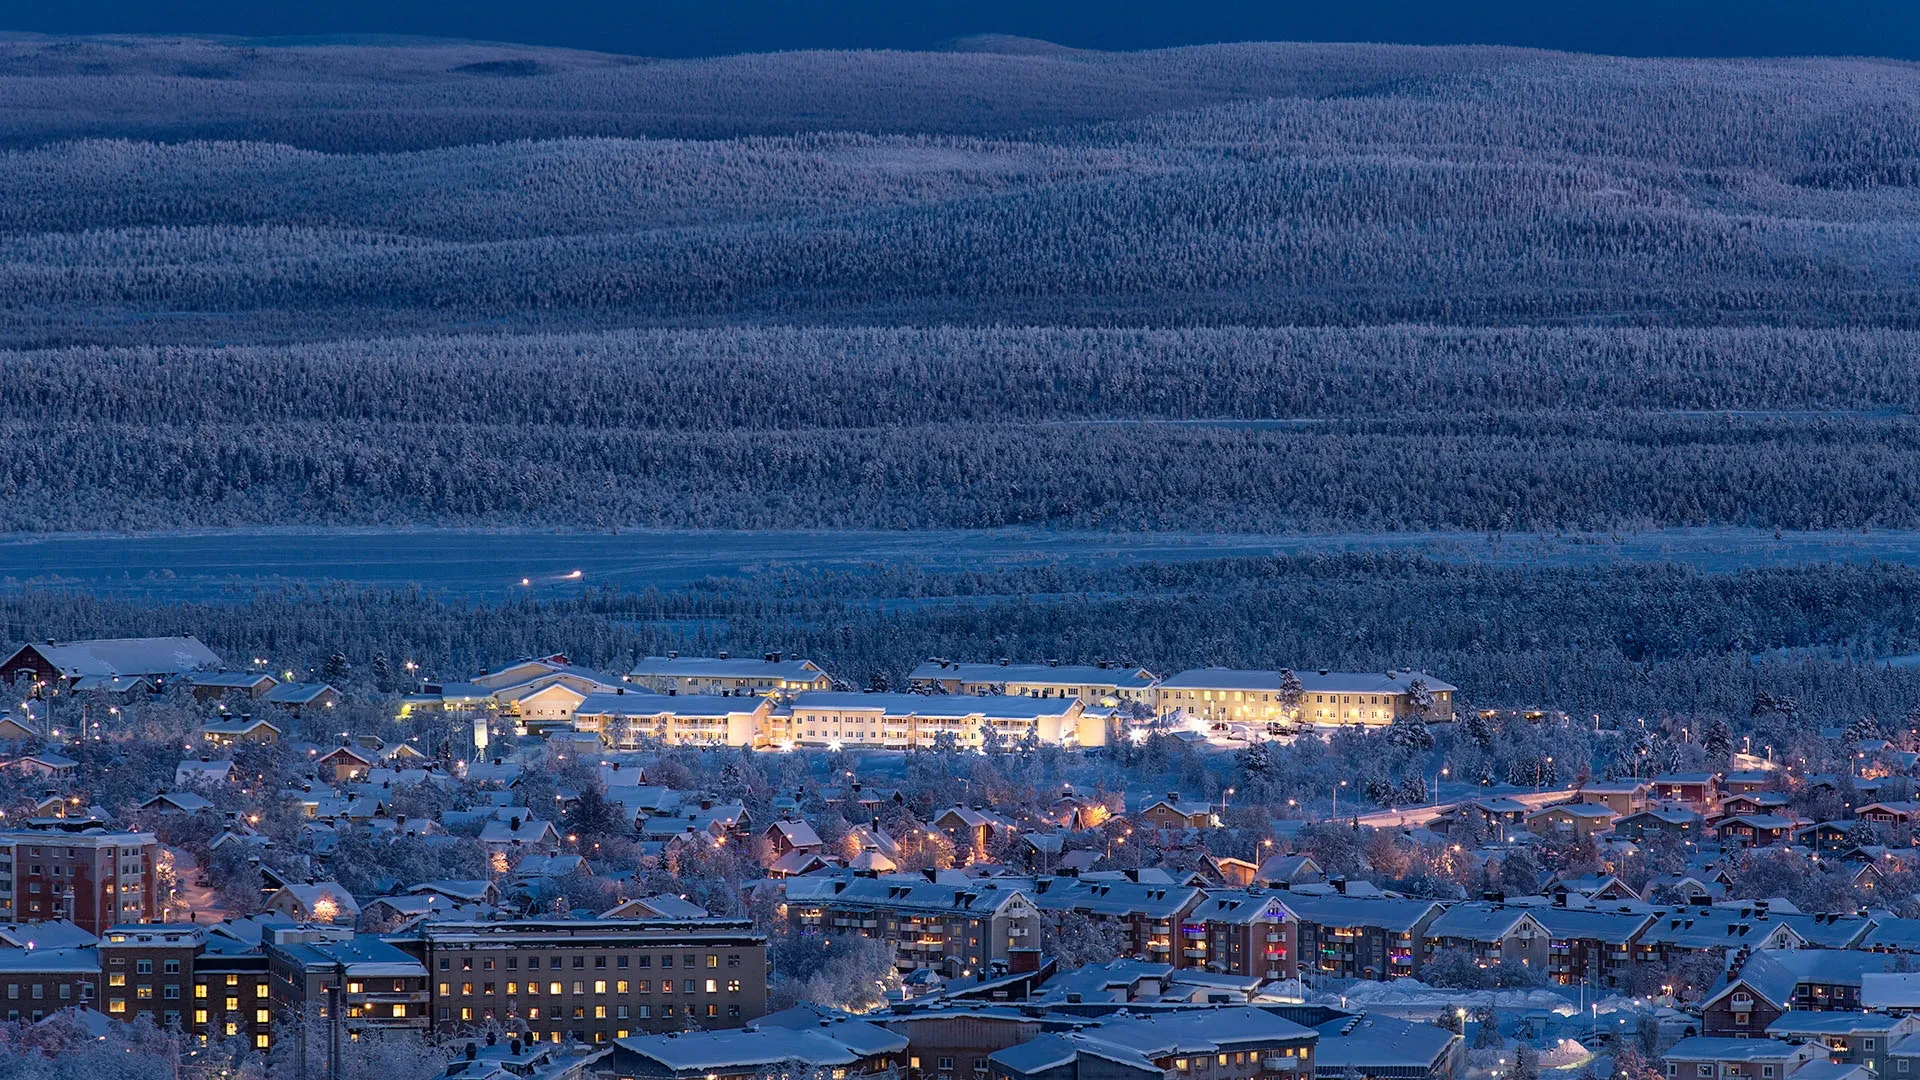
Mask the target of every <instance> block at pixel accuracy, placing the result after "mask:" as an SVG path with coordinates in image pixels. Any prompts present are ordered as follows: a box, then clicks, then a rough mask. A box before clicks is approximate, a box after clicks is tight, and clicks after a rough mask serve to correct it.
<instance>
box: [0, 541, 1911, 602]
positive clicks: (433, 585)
mask: <svg viewBox="0 0 1920 1080" xmlns="http://www.w3.org/2000/svg"><path fill="white" fill-rule="evenodd" d="M1342 551H1409V552H1420V553H1423V554H1427V555H1430V556H1433V557H1435V558H1440V559H1447V560H1452V561H1458V562H1484V563H1490V564H1495V565H1517V564H1529V565H1531V564H1539V563H1545V564H1548V565H1564V566H1586V565H1605V564H1632V563H1654V562H1673V563H1679V564H1682V565H1686V566H1692V567H1696V568H1698V569H1702V570H1707V571H1716V572H1718V571H1731V570H1736V569H1740V568H1743V567H1750V566H1786V565H1797V564H1800V563H1806V562H1819V561H1827V560H1837V561H1843V562H1845V561H1852V562H1858V561H1866V560H1873V559H1878V560H1883V561H1891V562H1900V563H1908V564H1913V565H1920V532H1915V531H1894V530H1878V531H1873V530H1870V531H1867V532H1802V533H1786V534H1784V535H1782V536H1781V537H1780V538H1778V539H1776V538H1775V536H1774V534H1773V533H1772V532H1771V531H1766V530H1758V529H1738V528H1699V529H1663V530H1654V531H1649V532H1643V533H1625V534H1619V535H1606V536H1598V535H1589V534H1580V533H1557V534H1546V535H1530V534H1519V535H1506V536H1488V535H1482V534H1469V533H1435V532H1408V533H1339V534H1308V535H1285V536H1261V535H1236V534H1212V533H1186V534H1180V533H1120V532H1113V533H1098V532H1072V531H1055V530H1047V529H982V530H953V529H947V530H928V531H916V532H877V531H799V532H746V531H740V532H729V531H698V530H638V531H628V532H617V533H588V532H571V531H566V530H535V529H380V528H359V529H240V530H200V531H188V532H167V533H153V534H140V535H126V534H106V533H86V534H74V533H54V534H30V535H29V534H11V535H5V536H0V587H20V586H22V585H27V584H58V585H61V586H63V587H67V588H74V589H80V590H84V591H90V592H99V593H109V594H133V595H147V596H153V597H155V598H159V599H176V600H191V599H217V598H218V597H220V596H221V595H223V594H225V593H226V592H227V591H228V590H230V589H233V588H235V587H239V588H240V589H242V590H243V591H244V590H245V589H247V588H251V587H253V586H272V585H278V584H295V583H299V584H316V583H327V582H335V581H344V582H351V583H355V584H363V585H370V586H375V587H382V586H390V585H405V584H411V583H419V584H421V585H423V586H425V587H427V588H429V589H434V590H436V591H443V592H448V593H453V594H458V595H468V596H473V597H477V598H485V597H499V596H508V595H515V594H517V593H518V592H522V591H527V590H531V591H533V592H535V593H537V594H543V595H549V594H556V593H565V592H567V591H570V590H577V589H580V588H582V587H589V588H591V587H597V586H600V585H608V584H612V585H618V586H620V587H621V588H623V589H629V590H639V589H644V588H646V587H648V586H655V587H659V588H663V589H671V588H676V587H681V586H685V585H687V584H690V583H691V582H694V581H697V580H699V579H701V578H703V577H706V576H708V575H712V574H732V573H739V572H741V571H744V570H752V569H755V568H762V567H767V566H772V565H781V566H798V567H818V568H837V569H843V570H844V569H854V568H858V567H860V566H865V565H869V564H873V563H883V564H893V565H915V566H924V567H929V568H935V569H938V568H954V567H972V566H978V565H981V564H982V563H988V564H993V565H1021V564H1041V563H1052V562H1058V563H1066V564H1072V565H1088V566H1110V565H1124V564H1128V563H1145V562H1184V561H1189V560H1194V559H1212V558H1228V557H1239V556H1251V555H1267V554H1298V553H1303V552H1342ZM574 571H579V572H580V573H579V575H578V576H575V574H574ZM523 581H524V582H526V584H525V585H522V584H521V583H522V582H523Z"/></svg>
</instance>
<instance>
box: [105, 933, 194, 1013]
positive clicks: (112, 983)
mask: <svg viewBox="0 0 1920 1080" xmlns="http://www.w3.org/2000/svg"><path fill="white" fill-rule="evenodd" d="M206 944H207V931H206V930H205V929H204V928H202V927H199V926H180V925H167V924H156V923H145V924H136V925H131V926H115V927H112V928H110V929H108V930H107V932H106V933H105V934H104V935H103V936H102V937H101V938H100V945H99V964H100V971H101V982H102V983H103V984H104V985H103V986H102V987H101V991H100V1000H101V1002H102V1003H103V1004H104V1006H105V1008H104V1009H103V1010H102V1011H103V1012H105V1013H106V1014H107V1015H108V1016H110V1017H112V1018H113V1019H115V1020H132V1019H134V1018H135V1017H138V1016H143V1015H144V1016H146V1017H147V1018H148V1019H150V1020H152V1021H153V1022H154V1023H155V1024H158V1025H160V1026H161V1027H167V1026H169V1025H171V1026H177V1027H180V1028H183V1029H185V1030H189V1031H192V1030H195V1029H194V1027H193V1026H192V1025H190V1024H189V1023H188V1021H189V1019H190V1018H191V1017H190V1014H189V1013H188V1011H187V1010H189V1009H191V1008H192V1007H193V1004H192V1003H193V1001H194V992H193V986H194V982H193V961H194V958H195V957H196V956H198V955H199V954H200V951H201V950H202V949H204V948H205V947H206Z"/></svg>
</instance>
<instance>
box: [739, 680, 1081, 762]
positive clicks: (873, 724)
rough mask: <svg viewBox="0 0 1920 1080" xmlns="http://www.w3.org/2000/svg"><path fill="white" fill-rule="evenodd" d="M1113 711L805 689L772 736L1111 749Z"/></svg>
mask: <svg viewBox="0 0 1920 1080" xmlns="http://www.w3.org/2000/svg"><path fill="white" fill-rule="evenodd" d="M1107 722H1108V720H1107V716H1106V714H1104V713H1092V712H1088V711H1087V707H1086V706H1085V704H1083V703H1082V702H1081V701H1080V700H1079V699H1077V698H1064V699H1063V698H1053V699H1047V698H1031V697H1016V696H1013V695H1010V694H997V695H990V696H988V695H982V696H973V695H964V694H858V693H841V692H833V691H829V692H825V693H805V694H799V695H797V696H795V697H794V699H793V700H792V702H791V703H789V704H787V705H784V706H782V707H780V708H777V709H775V710H774V711H773V713H772V716H771V718H770V721H769V728H768V741H769V742H770V743H771V744H773V745H775V746H803V747H828V748H832V747H836V746H837V747H845V748H849V749H851V748H854V747H866V748H877V749H888V750H908V749H914V748H924V747H928V746H932V745H933V743H934V740H936V739H938V738H939V737H940V736H941V735H943V734H946V735H951V736H952V737H953V739H954V741H955V742H956V743H957V744H958V745H959V746H960V747H961V748H963V749H972V748H977V747H980V746H982V745H984V744H985V742H986V736H987V733H988V732H992V733H993V734H994V735H996V736H998V737H999V738H1000V739H1001V740H1002V741H1003V742H1005V743H1009V744H1011V743H1017V742H1019V741H1020V740H1021V739H1023V738H1025V737H1027V735H1028V734H1029V733H1031V734H1032V735H1033V737H1034V738H1035V739H1036V740H1038V741H1039V742H1040V743H1041V744H1042V745H1047V746H1078V747H1088V746H1105V745H1106V742H1107Z"/></svg>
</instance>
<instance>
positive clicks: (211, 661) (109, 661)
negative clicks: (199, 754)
mask: <svg viewBox="0 0 1920 1080" xmlns="http://www.w3.org/2000/svg"><path fill="white" fill-rule="evenodd" d="M21 649H22V651H24V650H27V649H31V650H33V651H34V652H36V653H38V654H39V655H40V656H41V657H42V658H43V659H45V660H46V661H47V663H49V664H51V665H53V667H54V669H55V670H57V671H59V672H60V674H62V675H64V676H66V677H67V678H70V679H74V678H79V677H81V676H83V675H104V676H112V675H178V674H181V673H183V672H188V671H203V670H210V669H213V668H218V667H219V666H220V657H219V656H218V655H217V654H215V653H214V651H213V650H212V649H209V648H207V647H206V646H205V645H203V644H201V643H200V639H199V638H195V637H148V638H96V639H94V640H91V641H66V642H55V643H51V644H44V645H25V646H22V647H21ZM15 655H18V654H17V653H16V654H15Z"/></svg>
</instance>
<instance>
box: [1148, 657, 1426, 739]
mask: <svg viewBox="0 0 1920 1080" xmlns="http://www.w3.org/2000/svg"><path fill="white" fill-rule="evenodd" d="M1295 677H1296V678H1298V679H1299V681H1300V689H1299V695H1300V700H1299V702H1298V703H1297V704H1292V705H1290V704H1289V703H1288V702H1287V700H1286V698H1287V693H1286V692H1285V690H1284V689H1283V686H1282V683H1283V680H1284V676H1283V674H1282V673H1281V672H1279V671H1236V670H1233V669H1231V668H1198V669H1195V670H1192V671H1183V672H1181V673H1180V674H1178V675H1170V676H1168V677H1167V678H1165V679H1162V680H1161V681H1160V686H1159V690H1158V702H1157V706H1156V708H1157V711H1158V712H1159V714H1160V715H1161V716H1169V715H1172V714H1173V713H1176V712H1184V713H1186V714H1187V715H1189V716H1195V717H1198V718H1200V719H1201V720H1205V721H1210V722H1218V723H1240V724H1291V723H1300V724H1313V725H1316V726H1326V727H1333V726H1348V725H1378V724H1391V723H1393V721H1394V720H1395V719H1396V718H1398V717H1401V716H1409V715H1412V716H1418V717H1421V718H1423V719H1427V720H1436V721H1438V720H1451V719H1453V696H1454V694H1455V693H1456V692H1457V691H1458V687H1455V686H1453V685H1451V684H1449V683H1445V682H1442V681H1440V680H1439V679H1436V678H1434V677H1433V676H1431V675H1427V674H1424V673H1421V672H1416V671H1389V672H1387V673H1385V674H1381V675H1374V674H1367V673H1364V672H1339V671H1317V672H1316V671H1304V672H1298V673H1296V676H1295ZM1423 700H1424V701H1425V702H1426V708H1425V709H1424V710H1423V709H1421V708H1420V707H1419V703H1420V702H1421V701H1423Z"/></svg>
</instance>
